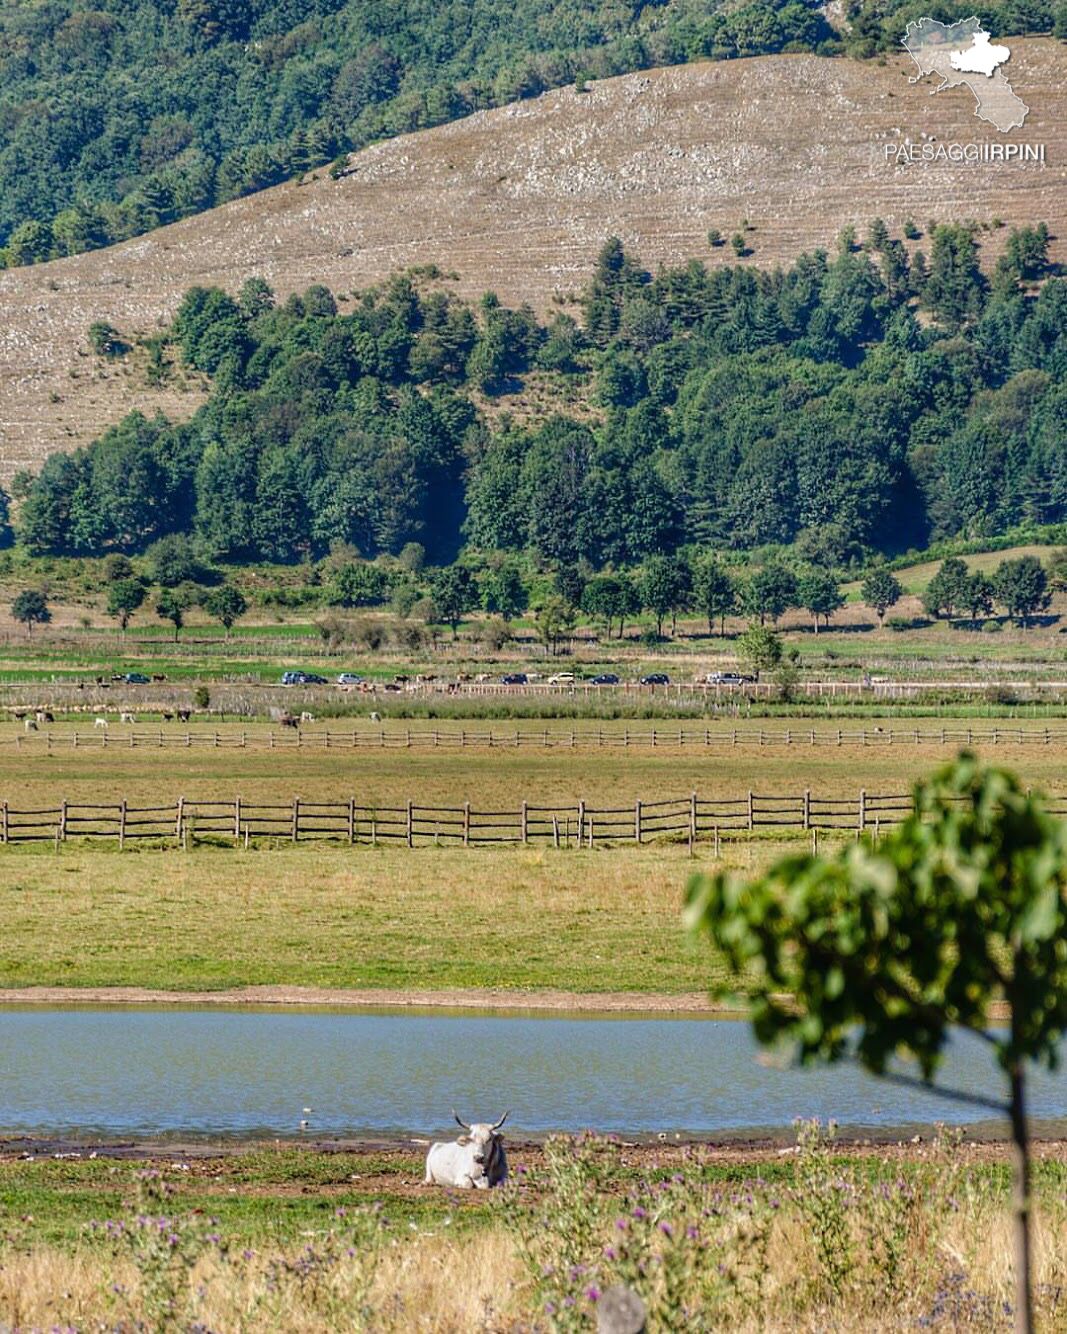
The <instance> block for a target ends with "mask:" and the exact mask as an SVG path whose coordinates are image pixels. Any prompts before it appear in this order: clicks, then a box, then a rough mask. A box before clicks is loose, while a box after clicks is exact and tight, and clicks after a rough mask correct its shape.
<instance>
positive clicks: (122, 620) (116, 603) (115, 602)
mask: <svg viewBox="0 0 1067 1334" xmlns="http://www.w3.org/2000/svg"><path fill="white" fill-rule="evenodd" d="M144 599H145V587H144V584H142V583H141V581H140V579H116V581H115V582H114V583H113V584H112V585H111V587H110V588H109V589H108V590H107V614H108V615H109V616H114V617H115V619H116V620H117V621H118V623H119V626H120V628H121V629H122V637H123V638H124V639H125V637H126V627H127V626H128V625H129V623H130V617H131V616H132V615H133V613H134V612H135V611H136V610H137V608H138V607H139V606H140V605H141V603H142V602H144Z"/></svg>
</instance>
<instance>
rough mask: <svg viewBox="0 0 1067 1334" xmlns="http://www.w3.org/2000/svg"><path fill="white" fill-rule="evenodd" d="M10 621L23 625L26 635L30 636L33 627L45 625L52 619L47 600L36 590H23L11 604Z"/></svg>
mask: <svg viewBox="0 0 1067 1334" xmlns="http://www.w3.org/2000/svg"><path fill="white" fill-rule="evenodd" d="M11 619H12V620H15V621H18V622H19V624H20V625H24V626H25V627H26V633H27V634H28V635H29V634H32V633H33V627H34V626H35V625H47V624H48V622H49V621H50V620H51V619H52V613H51V611H50V610H49V608H48V599H47V598H46V597H45V595H44V594H43V593H42V592H41V591H40V589H38V588H24V589H23V590H22V592H21V593H18V594H16V596H15V600H14V602H12V604H11Z"/></svg>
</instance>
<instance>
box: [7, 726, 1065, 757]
mask: <svg viewBox="0 0 1067 1334" xmlns="http://www.w3.org/2000/svg"><path fill="white" fill-rule="evenodd" d="M1063 744H1067V726H1060V727H925V728H923V727H885V728H883V727H852V728H848V727H836V728H817V727H777V728H773V727H732V728H726V727H669V726H664V727H648V728H632V727H623V728H603V727H596V728H594V727H584V728H573V729H562V728H547V727H543V728H536V729H530V730H523V729H516V730H515V731H500V730H493V729H492V728H489V729H484V728H483V729H478V728H451V729H441V728H432V729H431V728H427V727H402V726H399V725H392V726H387V727H378V726H374V725H372V726H368V727H363V728H358V727H353V728H351V729H350V730H333V731H331V730H330V729H329V728H328V727H322V728H313V727H310V726H305V727H298V728H282V729H280V730H275V729H270V730H264V729H262V728H259V729H251V728H243V729H241V730H235V729H232V728H229V729H225V730H218V729H214V730H206V729H205V730H199V731H191V730H185V729H181V728H175V727H174V726H173V725H171V726H167V725H165V724H164V725H163V726H162V727H159V728H157V729H154V730H146V729H144V728H143V727H142V728H138V727H136V726H130V725H128V724H122V723H118V722H116V723H114V724H113V725H110V726H109V727H108V728H104V729H97V728H94V729H91V730H88V731H84V732H83V731H79V730H77V729H75V730H74V731H66V730H64V729H62V728H58V729H56V730H52V729H51V728H50V727H49V726H48V725H47V724H41V727H40V728H39V729H38V730H37V731H29V732H24V731H22V730H19V731H14V732H9V733H7V734H6V735H0V746H14V747H15V748H16V749H17V750H26V751H30V752H38V751H44V752H46V753H49V754H52V753H55V752H58V751H63V750H71V749H72V750H78V749H90V748H96V749H103V750H111V749H116V748H118V749H123V748H125V749H129V748H137V747H146V746H147V747H153V748H157V749H158V748H161V747H162V748H164V749H188V748H192V747H194V746H206V747H210V748H214V749H221V748H232V747H236V748H238V749H263V750H294V749H295V750H314V749H320V750H362V749H372V750H373V749H378V750H383V749H385V750H405V749H408V750H410V749H412V748H415V747H420V748H423V749H427V748H429V749H431V750H432V749H447V748H457V749H463V748H466V747H468V746H478V747H488V748H490V749H494V748H495V749H509V748H511V749H513V748H516V747H524V746H526V747H528V746H533V747H540V748H542V749H554V748H563V749H573V748H575V747H577V746H582V747H593V748H595V749H624V750H625V749H629V748H631V747H658V746H662V747H670V746H678V747H682V748H706V749H710V748H713V747H723V748H731V747H733V746H808V747H813V746H980V745H985V746H1008V745H1011V746H1016V745H1018V746H1023V745H1029V746H1051V745H1063Z"/></svg>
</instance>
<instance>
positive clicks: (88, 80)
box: [0, 0, 1067, 265]
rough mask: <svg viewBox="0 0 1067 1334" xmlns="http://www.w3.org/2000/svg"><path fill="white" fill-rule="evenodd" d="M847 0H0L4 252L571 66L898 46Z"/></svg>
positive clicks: (1037, 22)
mask: <svg viewBox="0 0 1067 1334" xmlns="http://www.w3.org/2000/svg"><path fill="white" fill-rule="evenodd" d="M845 8H846V11H848V12H847V14H846V16H845V18H844V20H843V23H842V26H841V30H840V31H839V32H835V31H834V30H833V29H831V28H830V27H829V26H828V24H827V21H826V19H825V17H824V16H823V11H822V7H821V6H816V5H815V4H813V3H810V0H759V2H758V3H755V2H753V3H747V4H746V3H741V4H723V3H721V0H657V2H654V3H648V4H642V3H637V4H634V5H621V6H620V5H616V4H613V3H611V0H596V2H595V3H593V4H591V5H581V4H577V3H574V0H519V2H518V3H517V4H513V5H505V6H501V5H498V4H495V3H493V2H492V0H452V2H451V3H449V4H431V3H426V0H372V2H371V3H360V4H356V3H352V2H351V0H350V2H349V3H345V0H287V2H286V3H284V4H278V3H268V2H267V0H252V3H237V2H236V0H97V2H96V3H95V4H93V5H92V6H90V7H86V6H83V5H82V4H81V3H80V0H48V2H47V3H37V2H36V0H34V2H32V3H31V2H29V0H16V2H15V3H9V4H7V5H4V6H3V7H2V8H0V90H2V91H0V256H2V258H3V260H4V261H5V262H6V263H8V264H10V265H21V264H27V263H34V262H36V261H40V260H44V259H48V258H51V257H55V256H62V255H71V254H76V253H79V252H81V251H84V250H87V249H92V248H94V247H97V246H101V245H106V244H109V243H110V242H113V241H117V240H122V239H124V238H127V237H130V236H135V235H137V234H139V233H142V232H145V231H148V230H150V229H152V228H154V227H156V226H159V225H160V224H161V223H166V222H170V221H173V220H174V219H176V218H180V217H184V216H187V215H189V214H193V213H198V212H200V211H202V210H204V209H207V208H210V207H212V206H214V205H216V204H219V203H222V202H225V201H226V200H229V199H233V198H235V197H237V196H240V195H243V194H248V193H251V192H253V191H256V190H260V189H263V188H264V187H266V186H268V185H271V184H274V183H276V182H278V181H280V180H283V179H286V178H288V177H291V176H294V175H297V174H299V173H301V172H304V171H306V170H308V169H309V168H312V167H315V166H318V165H321V164H325V163H328V162H330V161H331V160H335V159H339V155H343V154H344V153H346V152H347V151H349V150H352V149H355V148H359V147H361V146H363V145H365V144H368V143H370V142H372V141H374V140H377V139H381V138H385V137H389V136H392V135H396V134H400V133H404V132H407V131H411V130H416V129H420V128H423V127H425V126H430V125H436V124H440V123H442V122H444V121H448V120H452V119H455V118H457V117H460V116H464V115H467V114H468V113H469V112H471V111H474V110H477V109H480V108H484V107H489V106H495V105H500V104H502V103H505V102H510V101H513V100H515V99H517V98H523V97H531V96H535V95H537V94H538V93H540V92H542V91H543V90H545V89H546V88H552V87H560V86H563V85H566V84H571V83H575V82H577V84H578V86H584V83H585V81H586V80H587V79H589V78H597V79H601V78H605V77H607V76H610V75H614V74H620V73H623V72H627V71H631V70H636V69H643V68H647V67H650V66H654V65H666V64H677V63H681V62H685V61H689V60H704V59H709V58H710V59H716V60H721V59H732V58H735V57H739V56H750V55H759V54H764V53H769V52H778V51H817V52H819V53H821V54H833V53H835V52H838V51H841V50H843V49H844V50H847V51H848V52H849V53H851V54H853V55H857V56H871V55H876V54H878V53H879V52H882V51H886V50H890V49H899V42H900V33H901V31H902V29H903V25H904V22H905V21H906V19H907V18H909V17H914V14H915V13H917V12H918V11H915V10H914V6H913V5H907V4H905V5H903V6H898V5H895V4H892V3H890V4H883V3H880V2H877V3H876V0H861V3H858V4H857V3H853V4H851V5H850V6H846V7H845ZM922 12H923V13H927V12H929V13H931V14H933V15H935V16H936V17H938V18H945V19H952V18H959V17H963V16H965V15H966V14H968V13H970V10H969V9H968V8H967V7H965V6H961V5H959V4H956V3H948V4H942V5H940V6H937V5H935V6H934V8H933V9H930V8H929V6H927V7H925V8H924V9H923V11H922ZM982 16H983V19H984V21H985V22H986V23H987V24H988V25H989V26H990V28H991V30H992V31H993V32H994V33H996V34H998V35H1001V36H1005V35H1011V34H1019V33H1023V32H1030V33H1034V32H1048V31H1055V32H1056V33H1057V34H1059V35H1062V32H1064V31H1067V6H1064V5H1063V4H1062V3H1059V4H1054V3H1051V0H1021V2H1020V3H1017V4H1013V5H1011V6H1008V5H987V6H986V7H985V8H984V9H983V11H982ZM338 169H340V165H339V166H338Z"/></svg>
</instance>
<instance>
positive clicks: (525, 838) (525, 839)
mask: <svg viewBox="0 0 1067 1334" xmlns="http://www.w3.org/2000/svg"><path fill="white" fill-rule="evenodd" d="M522 841H523V842H524V843H529V841H530V836H529V827H528V825H527V822H526V802H525V801H524V802H523V803H522Z"/></svg>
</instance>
